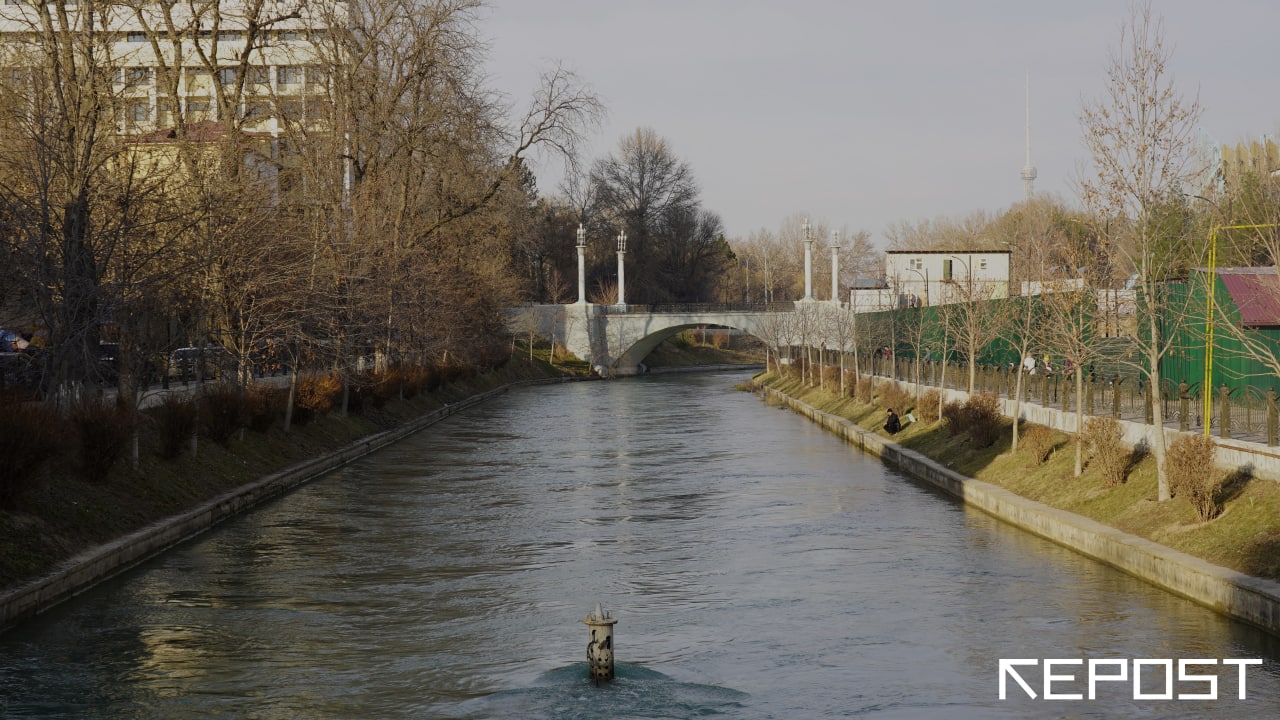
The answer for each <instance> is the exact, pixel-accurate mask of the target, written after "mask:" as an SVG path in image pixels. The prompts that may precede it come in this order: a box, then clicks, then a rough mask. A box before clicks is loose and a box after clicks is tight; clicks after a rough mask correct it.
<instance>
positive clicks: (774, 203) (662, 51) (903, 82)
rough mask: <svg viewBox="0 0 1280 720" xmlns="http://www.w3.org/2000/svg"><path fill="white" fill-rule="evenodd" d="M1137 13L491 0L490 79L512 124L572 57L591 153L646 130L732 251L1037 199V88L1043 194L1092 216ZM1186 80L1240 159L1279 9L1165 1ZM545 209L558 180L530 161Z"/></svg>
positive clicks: (1095, 0) (1033, 3)
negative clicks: (601, 108)
mask: <svg viewBox="0 0 1280 720" xmlns="http://www.w3.org/2000/svg"><path fill="white" fill-rule="evenodd" d="M1128 9H1129V3H1128V2H1127V0H1060V1H1055V2H1046V1H1043V0H934V1H925V0H860V1H852V0H851V1H839V0H830V1H822V0H786V2H783V1H782V0H490V2H489V7H488V9H486V10H485V11H484V12H483V13H482V14H481V17H480V22H479V31H480V34H481V36H482V37H483V38H485V39H486V40H487V41H488V42H489V43H490V44H491V48H490V63H489V66H488V70H489V74H490V81H491V83H492V85H493V87H495V88H496V89H498V90H500V91H501V92H504V93H506V94H507V95H508V96H509V97H510V100H511V101H512V103H513V104H514V105H515V106H516V108H515V110H516V112H518V111H519V110H520V108H521V107H523V106H524V104H525V103H526V99H527V97H528V96H529V95H530V93H531V92H532V90H533V88H534V87H535V85H536V83H537V78H538V74H539V72H540V70H541V69H544V68H546V67H548V66H549V65H551V64H553V63H554V62H557V61H558V62H561V63H563V64H564V65H565V66H566V67H568V68H570V69H572V70H574V71H575V72H577V73H578V74H579V75H580V76H581V78H582V79H583V80H584V81H586V82H587V83H589V84H590V86H591V87H592V89H594V90H595V91H596V92H597V93H598V94H599V95H600V97H601V98H602V99H603V100H604V102H605V103H606V105H607V106H608V110H609V115H608V118H607V120H606V121H605V123H604V125H603V126H602V127H601V128H600V129H599V131H598V132H597V133H595V134H594V136H593V138H592V141H591V145H590V152H589V154H590V158H592V159H593V158H596V157H601V156H604V155H606V154H608V153H611V152H614V151H615V149H616V148H617V145H618V141H619V139H620V138H621V137H622V136H624V135H626V134H627V133H629V132H631V131H632V130H634V129H635V128H637V127H651V128H653V129H654V131H656V132H657V134H658V135H660V136H661V137H663V138H665V139H666V140H667V141H668V142H669V143H670V145H671V146H672V148H673V150H674V151H675V153H676V154H677V155H678V156H680V157H681V158H683V159H684V160H686V161H687V162H688V163H689V164H690V165H691V167H692V169H693V172H694V175H695V177H696V178H697V180H698V183H699V185H700V187H701V189H702V199H703V204H704V206H705V207H706V208H708V209H710V210H713V211H715V212H718V213H719V214H720V215H721V217H722V218H723V219H724V223H725V226H726V228H727V231H728V234H729V235H730V237H742V236H746V235H747V234H749V233H750V232H752V231H754V230H757V229H760V228H768V229H771V230H776V229H777V228H778V227H779V226H780V225H781V223H782V222H783V221H784V220H785V219H786V218H787V217H788V216H793V215H795V214H797V213H802V214H806V215H809V216H811V217H813V218H814V220H815V221H818V222H824V223H827V224H829V225H831V226H835V227H840V226H847V227H849V228H851V229H853V230H859V229H862V230H866V231H868V232H870V233H871V234H872V237H873V239H874V240H875V242H876V244H877V245H883V240H884V230H885V228H886V227H888V226H889V225H891V224H893V223H896V222H899V221H903V220H906V221H918V220H921V219H926V218H935V217H938V216H948V217H959V216H963V215H967V214H969V213H970V212H973V211H975V210H980V209H981V210H988V211H995V212H998V211H1000V210H1002V209H1005V208H1007V207H1009V205H1010V204H1012V203H1015V202H1017V201H1019V200H1021V198H1022V194H1023V190H1022V180H1021V177H1020V173H1021V170H1022V166H1023V164H1024V155H1025V140H1024V129H1025V119H1024V108H1025V100H1024V82H1025V78H1026V76H1027V74H1028V73H1029V74H1030V79H1031V154H1032V161H1033V164H1034V165H1035V166H1036V167H1037V169H1038V171H1039V179H1038V180H1037V181H1036V191H1037V193H1038V194H1039V193H1049V194H1053V195H1056V196H1058V197H1060V198H1062V199H1063V200H1065V201H1067V202H1068V203H1071V204H1077V199H1076V197H1077V194H1076V191H1075V189H1074V188H1075V186H1076V183H1075V181H1076V179H1077V178H1078V177H1080V174H1081V172H1082V171H1083V170H1085V169H1087V167H1088V156H1087V153H1086V151H1085V150H1084V146H1083V143H1082V142H1081V133H1080V125H1079V115H1080V109H1081V106H1082V101H1083V100H1086V99H1087V100H1090V101H1093V100H1097V99H1100V98H1101V97H1102V95H1103V91H1104V83H1105V79H1106V67H1107V64H1108V57H1109V53H1110V51H1111V50H1113V49H1114V48H1116V46H1117V44H1118V40H1119V28H1120V23H1121V21H1122V20H1123V19H1125V18H1126V17H1127V16H1128ZM1153 9H1154V13H1155V14H1156V15H1158V16H1160V17H1162V18H1163V19H1164V26H1165V36H1166V39H1167V41H1168V42H1169V43H1170V45H1171V47H1172V53H1173V60H1172V74H1173V77H1174V80H1175V83H1176V85H1177V87H1178V88H1180V89H1181V92H1182V94H1183V95H1184V96H1185V97H1187V98H1193V97H1196V96H1197V95H1198V97H1199V99H1200V102H1201V104H1202V105H1203V106H1204V108H1205V111H1204V115H1203V120H1202V133H1203V135H1204V136H1205V137H1206V138H1208V139H1209V140H1211V141H1213V142H1217V143H1226V142H1230V143H1235V142H1240V141H1247V140H1256V139H1260V138H1261V137H1262V136H1263V135H1267V134H1270V135H1275V134H1277V132H1278V131H1280V74H1278V73H1280V42H1277V41H1276V33H1277V31H1280V2H1276V0H1214V1H1213V2H1209V1H1207V0H1154V2H1153ZM537 172H538V177H539V187H540V190H541V191H542V192H543V194H554V193H555V192H556V188H557V186H558V185H559V182H560V179H561V177H562V168H561V166H560V164H559V163H558V162H555V161H543V162H541V163H539V165H538V166H537Z"/></svg>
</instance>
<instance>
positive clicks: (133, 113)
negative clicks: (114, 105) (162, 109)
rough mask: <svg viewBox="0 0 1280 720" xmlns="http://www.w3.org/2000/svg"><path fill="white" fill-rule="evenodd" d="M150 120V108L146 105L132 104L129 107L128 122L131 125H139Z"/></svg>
mask: <svg viewBox="0 0 1280 720" xmlns="http://www.w3.org/2000/svg"><path fill="white" fill-rule="evenodd" d="M150 119H151V106H150V105H148V104H147V103H140V102H139V103H132V104H130V105H129V122H130V123H131V124H133V125H140V124H142V123H145V122H147V121H148V120H150Z"/></svg>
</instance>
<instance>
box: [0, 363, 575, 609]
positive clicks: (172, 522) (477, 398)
mask: <svg viewBox="0 0 1280 720" xmlns="http://www.w3.org/2000/svg"><path fill="white" fill-rule="evenodd" d="M567 380H569V379H567V378H548V379H546V380H525V381H520V382H515V383H511V384H510V385H505V386H503V387H500V388H495V389H493V390H489V391H486V392H483V393H480V394H478V395H473V396H471V397H469V398H466V399H464V400H459V401H458V402H455V403H452V404H450V405H447V406H445V407H443V408H440V409H439V410H436V411H434V412H431V413H429V414H427V415H423V416H422V417H419V418H415V419H414V420H411V421H409V422H407V423H405V424H404V425H401V426H400V427H397V428H394V429H391V430H386V431H383V432H380V433H377V434H374V435H370V436H368V437H365V438H363V439H361V440H358V441H356V442H354V443H351V444H350V445H347V446H346V447H344V448H341V449H339V450H337V451H335V452H332V453H330V454H328V455H324V456H321V457H318V458H313V459H311V460H307V461H304V462H301V463H298V464H296V465H292V466H290V467H288V468H286V469H284V470H281V471H280V472H277V473H273V474H271V475H268V476H266V477H264V478H262V479H261V480H258V481H257V482H254V483H251V484H248V485H245V486H242V487H239V488H237V489H235V490H232V491H230V492H228V493H226V494H224V495H222V496H220V497H217V498H215V499H213V500H210V501H209V502H207V503H204V504H203V505H200V506H198V507H196V508H193V509H192V510H190V511H188V512H186V513H183V514H181V515H176V516H173V517H171V518H167V519H165V520H163V521H161V522H158V523H155V524H153V525H150V526H148V527H145V528H143V529H141V530H138V531H137V532H134V533H132V534H130V535H126V536H125V537H122V538H120V539H119V540H116V541H114V542H111V543H109V544H106V545H101V546H99V547H95V548H93V549H91V550H87V551H85V552H83V553H81V554H79V555H77V556H75V557H73V558H71V559H69V560H67V561H66V562H64V563H63V564H62V565H60V566H59V567H58V568H57V569H56V570H54V571H53V572H52V573H50V574H49V575H46V576H44V577H41V578H38V579H36V580H33V581H31V582H29V583H26V584H24V585H22V586H20V587H18V588H16V589H14V590H11V591H8V592H6V593H4V594H3V595H0V630H3V629H5V628H8V627H11V626H13V625H14V624H16V623H18V622H20V621H22V620H24V619H26V618H28V617H31V616H32V615H35V614H37V613H40V612H43V611H45V610H47V609H49V608H50V607H53V606H54V605H56V604H58V603H60V602H62V601H64V600H67V599H69V598H72V597H75V596H76V595H78V594H80V593H82V592H84V591H85V590H87V589H89V588H91V587H93V586H94V585H96V584H98V583H100V582H102V581H103V580H106V579H108V578H110V577H112V576H114V575H117V574H119V573H121V572H124V571H125V570H128V569H129V568H131V567H133V566H135V565H137V564H138V563H141V562H143V561H144V560H147V559H148V558H151V557H154V556H156V555H158V554H160V553H161V552H163V551H165V550H167V549H168V548H170V547H173V546H174V545H177V544H178V543H181V542H184V541H186V540H189V539H191V538H193V537H195V536H196V535H199V534H200V533H202V532H204V531H205V530H208V529H209V528H211V527H213V526H214V525H216V524H218V523H219V522H222V521H223V520H226V519H227V518H230V517H232V516H234V515H236V514H239V513H241V512H244V511H245V510H248V509H249V508H252V507H253V506H255V505H257V504H259V503H261V502H263V501H266V500H270V499H271V498H275V497H278V496H280V495H283V494H285V493H286V492H288V491H290V490H292V489H294V488H296V487H298V486H299V485H302V484H304V483H307V482H309V481H311V480H314V479H316V478H318V477H320V476H322V475H324V474H326V473H328V472H330V471H332V470H335V469H337V468H339V467H341V466H343V465H345V464H347V463H349V462H351V461H352V460H355V459H357V458H360V457H363V456H364V455H367V454H369V453H371V452H373V451H375V450H378V449H379V448H382V447H385V446H387V445H390V444H391V443H394V442H396V441H398V440H401V439H403V438H404V437H406V436H408V435H411V434H413V433H415V432H418V431H419V430H422V429H423V428H425V427H427V426H429V425H432V424H435V423H437V422H439V421H441V420H443V419H445V418H447V417H449V416H450V415H453V414H454V413H456V412H458V411H460V410H464V409H466V408H469V407H471V406H473V405H476V404H478V403H482V402H484V401H485V400H488V399H490V398H492V397H494V396H495V395H500V394H502V393H505V392H507V390H509V389H510V388H512V387H519V386H523V385H542V384H552V383H559V382H565V381H567Z"/></svg>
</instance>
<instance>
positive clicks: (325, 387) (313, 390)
mask: <svg viewBox="0 0 1280 720" xmlns="http://www.w3.org/2000/svg"><path fill="white" fill-rule="evenodd" d="M341 400H342V383H341V382H340V381H339V380H338V378H337V376H335V375H307V376H305V377H300V378H298V390H297V400H296V402H295V403H294V404H295V405H297V406H298V407H300V408H305V409H307V410H310V411H312V412H313V413H327V412H329V411H330V410H332V409H333V406H334V404H335V403H336V402H340V401H341Z"/></svg>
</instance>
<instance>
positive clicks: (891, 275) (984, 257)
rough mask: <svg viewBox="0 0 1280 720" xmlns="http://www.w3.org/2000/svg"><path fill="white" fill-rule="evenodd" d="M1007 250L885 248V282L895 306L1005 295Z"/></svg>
mask: <svg viewBox="0 0 1280 720" xmlns="http://www.w3.org/2000/svg"><path fill="white" fill-rule="evenodd" d="M1009 258H1010V253H1009V251H1008V250H972V251H968V250H967V251H953V250H889V251H886V252H885V259H884V264H885V273H884V279H885V284H886V285H887V287H888V288H889V289H890V291H891V292H892V293H893V295H894V296H895V297H896V298H897V304H898V306H899V307H922V306H926V305H947V304H950V303H958V302H972V301H981V300H998V299H1001V298H1007V297H1009Z"/></svg>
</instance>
